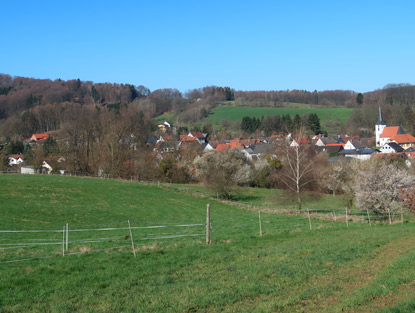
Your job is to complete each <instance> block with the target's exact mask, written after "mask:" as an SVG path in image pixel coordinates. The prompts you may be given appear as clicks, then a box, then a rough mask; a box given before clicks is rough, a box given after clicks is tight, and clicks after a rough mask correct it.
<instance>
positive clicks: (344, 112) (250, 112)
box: [203, 105, 353, 132]
mask: <svg viewBox="0 0 415 313" xmlns="http://www.w3.org/2000/svg"><path fill="white" fill-rule="evenodd" d="M352 111H353V109H350V108H321V107H315V108H310V107H303V106H299V105H296V106H294V105H291V106H288V107H283V108H269V107H245V106H222V107H217V108H215V109H213V110H212V111H211V114H210V115H209V116H208V117H207V118H205V119H204V120H203V121H210V122H212V124H213V125H220V123H221V121H222V120H226V119H227V120H230V121H232V122H235V121H241V120H242V118H243V117H244V116H250V117H256V118H262V117H263V116H264V117H265V116H267V115H281V116H282V115H285V114H290V115H291V118H294V116H295V115H296V114H298V115H300V116H301V115H303V114H310V113H316V114H317V115H318V116H319V118H320V123H321V125H322V126H323V128H327V127H328V126H329V124H328V122H329V121H330V122H331V123H332V124H335V123H338V124H343V123H345V122H346V120H347V118H348V117H349V116H350V114H351V113H352ZM328 128H329V132H335V131H336V127H333V126H330V127H328Z"/></svg>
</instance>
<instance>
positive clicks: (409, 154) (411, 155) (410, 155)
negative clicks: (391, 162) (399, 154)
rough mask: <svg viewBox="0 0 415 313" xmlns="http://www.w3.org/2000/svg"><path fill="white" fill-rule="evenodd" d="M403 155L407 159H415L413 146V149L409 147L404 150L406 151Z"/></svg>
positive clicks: (414, 147)
mask: <svg viewBox="0 0 415 313" xmlns="http://www.w3.org/2000/svg"><path fill="white" fill-rule="evenodd" d="M404 153H405V154H406V156H407V157H408V158H409V159H415V146H413V147H409V148H408V149H406V150H405V151H404Z"/></svg>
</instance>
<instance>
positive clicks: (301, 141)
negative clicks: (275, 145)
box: [295, 138, 308, 145]
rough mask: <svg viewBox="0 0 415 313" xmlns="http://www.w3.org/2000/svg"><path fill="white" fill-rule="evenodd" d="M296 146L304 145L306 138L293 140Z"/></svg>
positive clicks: (306, 141)
mask: <svg viewBox="0 0 415 313" xmlns="http://www.w3.org/2000/svg"><path fill="white" fill-rule="evenodd" d="M295 141H296V142H297V143H298V144H300V145H301V144H304V143H308V140H307V138H298V139H296V140H295Z"/></svg>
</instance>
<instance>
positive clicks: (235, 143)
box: [229, 140, 244, 148]
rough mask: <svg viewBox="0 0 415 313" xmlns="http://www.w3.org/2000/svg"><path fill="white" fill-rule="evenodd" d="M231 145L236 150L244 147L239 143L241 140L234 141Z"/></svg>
mask: <svg viewBox="0 0 415 313" xmlns="http://www.w3.org/2000/svg"><path fill="white" fill-rule="evenodd" d="M229 145H230V146H231V148H235V147H243V146H244V145H243V144H242V143H241V142H239V140H232V141H231V142H230V143H229Z"/></svg>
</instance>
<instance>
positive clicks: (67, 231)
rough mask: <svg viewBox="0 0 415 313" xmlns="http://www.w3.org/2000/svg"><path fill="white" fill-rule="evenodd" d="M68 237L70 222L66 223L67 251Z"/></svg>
mask: <svg viewBox="0 0 415 313" xmlns="http://www.w3.org/2000/svg"><path fill="white" fill-rule="evenodd" d="M68 238H69V226H68V223H66V251H68V243H69V242H68V241H69V240H68Z"/></svg>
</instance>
